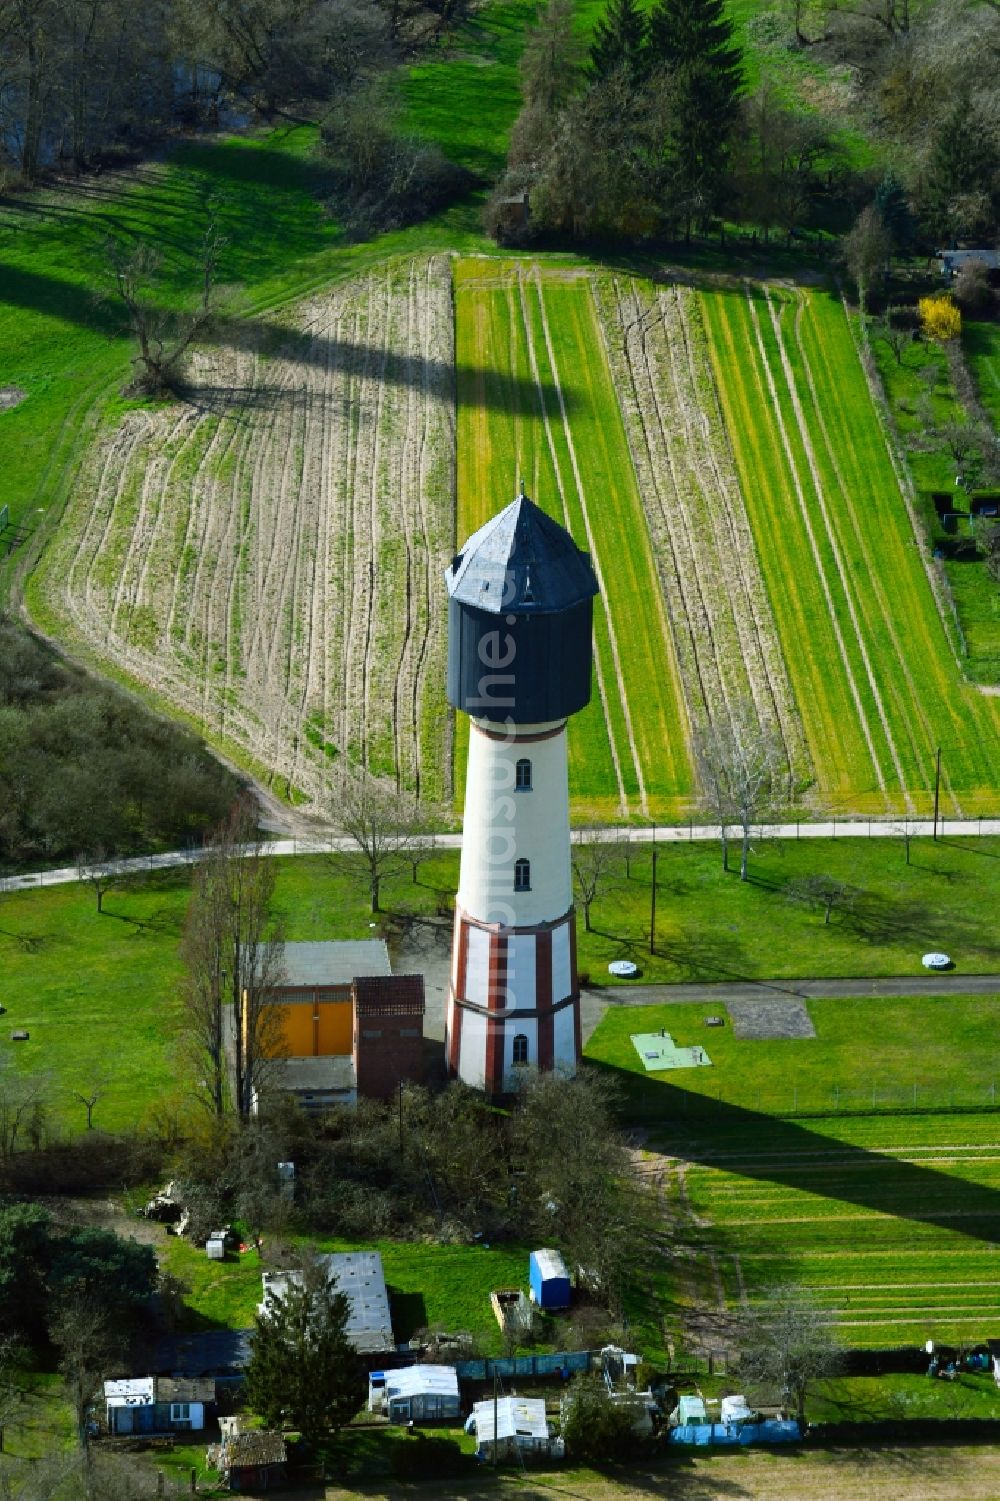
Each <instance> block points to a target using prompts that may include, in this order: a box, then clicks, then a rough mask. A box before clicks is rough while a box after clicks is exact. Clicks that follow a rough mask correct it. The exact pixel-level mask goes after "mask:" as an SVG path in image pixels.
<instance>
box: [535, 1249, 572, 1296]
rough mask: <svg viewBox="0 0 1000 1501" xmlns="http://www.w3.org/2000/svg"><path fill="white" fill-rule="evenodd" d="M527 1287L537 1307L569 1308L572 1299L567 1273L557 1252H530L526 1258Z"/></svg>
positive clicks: (564, 1264)
mask: <svg viewBox="0 0 1000 1501" xmlns="http://www.w3.org/2000/svg"><path fill="white" fill-rule="evenodd" d="M528 1285H529V1287H530V1288H531V1299H532V1302H533V1303H535V1304H536V1305H537V1307H539V1308H568V1307H569V1305H570V1299H571V1297H572V1290H571V1288H570V1285H569V1272H568V1271H567V1270H566V1263H565V1261H563V1259H562V1257H561V1256H560V1254H559V1252H558V1251H548V1250H543V1251H532V1253H531V1255H530V1256H529V1257H528Z"/></svg>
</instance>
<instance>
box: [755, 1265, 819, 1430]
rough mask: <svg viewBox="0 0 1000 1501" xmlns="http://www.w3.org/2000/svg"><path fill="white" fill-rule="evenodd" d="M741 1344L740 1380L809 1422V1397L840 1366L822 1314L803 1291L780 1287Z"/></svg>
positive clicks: (762, 1306) (766, 1299)
mask: <svg viewBox="0 0 1000 1501" xmlns="http://www.w3.org/2000/svg"><path fill="white" fill-rule="evenodd" d="M739 1343H740V1376H741V1378H742V1379H743V1380H744V1381H745V1382H746V1384H747V1386H748V1387H749V1388H750V1389H751V1391H753V1392H754V1395H755V1396H756V1397H757V1400H761V1399H766V1398H770V1399H771V1400H774V1399H775V1398H777V1399H778V1400H779V1401H783V1402H787V1403H789V1405H790V1406H792V1407H793V1408H794V1410H795V1415H796V1417H797V1418H798V1421H799V1423H800V1424H804V1423H805V1419H806V1402H807V1399H808V1396H809V1393H810V1392H811V1391H812V1389H813V1387H814V1386H815V1384H816V1382H818V1381H822V1380H825V1379H826V1378H827V1377H829V1376H833V1375H834V1374H835V1373H836V1371H837V1369H838V1366H839V1364H840V1352H839V1350H838V1349H837V1346H836V1345H835V1344H834V1342H833V1339H832V1337H831V1334H830V1327H829V1324H828V1323H827V1322H826V1321H825V1320H824V1318H823V1314H822V1311H821V1310H820V1309H819V1308H818V1307H817V1305H816V1304H815V1303H814V1302H813V1301H812V1300H811V1299H810V1298H809V1297H808V1295H807V1294H806V1293H805V1292H804V1291H803V1290H802V1289H800V1288H797V1287H778V1288H774V1289H772V1290H771V1291H770V1292H769V1293H767V1294H766V1295H765V1296H764V1298H763V1299H762V1301H761V1303H760V1304H759V1306H758V1307H757V1308H755V1309H754V1310H753V1311H752V1312H751V1313H749V1314H748V1315H747V1316H746V1318H745V1319H744V1320H743V1323H742V1328H741V1330H740V1334H739Z"/></svg>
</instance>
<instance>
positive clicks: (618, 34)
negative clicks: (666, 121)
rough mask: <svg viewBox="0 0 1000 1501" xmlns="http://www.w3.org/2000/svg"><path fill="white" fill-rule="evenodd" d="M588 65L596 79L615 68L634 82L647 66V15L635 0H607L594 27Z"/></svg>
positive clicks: (606, 74)
mask: <svg viewBox="0 0 1000 1501" xmlns="http://www.w3.org/2000/svg"><path fill="white" fill-rule="evenodd" d="M590 68H591V73H592V75H593V77H594V78H595V79H604V78H608V77H610V75H611V74H612V73H614V72H615V71H616V70H617V69H618V68H621V69H623V70H624V71H625V72H626V73H627V74H628V75H629V77H630V78H631V79H632V80H633V81H635V82H637V81H638V80H639V79H640V78H641V77H642V76H643V73H644V72H645V68H646V17H645V16H644V15H643V13H642V11H641V10H640V9H639V4H638V0H608V6H607V9H606V10H605V12H604V15H603V16H602V17H601V19H600V20H599V21H598V22H597V25H596V26H595V27H594V40H593V42H592V44H591V48H590Z"/></svg>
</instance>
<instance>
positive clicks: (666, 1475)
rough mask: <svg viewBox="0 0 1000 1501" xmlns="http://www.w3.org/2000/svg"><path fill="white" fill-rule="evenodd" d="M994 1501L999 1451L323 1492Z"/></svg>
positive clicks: (614, 1500)
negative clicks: (620, 1475)
mask: <svg viewBox="0 0 1000 1501" xmlns="http://www.w3.org/2000/svg"><path fill="white" fill-rule="evenodd" d="M359 1495H364V1496H366V1497H368V1498H369V1501H403V1498H404V1497H405V1498H407V1501H414V1498H419V1497H422V1496H426V1497H427V1498H428V1501H429V1498H430V1497H431V1496H433V1498H434V1501H489V1498H496V1501H648V1498H658V1497H663V1498H664V1501H956V1498H959V1497H960V1498H961V1501H996V1498H997V1497H998V1496H1000V1448H993V1447H989V1448H985V1447H983V1448H980V1447H975V1446H968V1447H958V1448H954V1447H946V1446H943V1445H941V1446H937V1445H935V1446H930V1445H926V1446H921V1447H919V1448H910V1449H904V1448H901V1447H891V1448H880V1449H831V1450H821V1451H819V1452H816V1453H812V1452H805V1453H799V1454H767V1453H763V1452H761V1451H756V1452H748V1453H742V1454H724V1455H716V1456H713V1457H711V1458H701V1457H697V1458H696V1457H694V1456H692V1457H690V1458H684V1459H677V1460H674V1461H672V1462H671V1463H669V1464H667V1463H664V1464H663V1465H662V1466H659V1465H658V1466H657V1467H656V1468H655V1469H653V1468H650V1469H639V1468H636V1469H635V1470H634V1471H633V1473H632V1475H631V1476H628V1477H626V1476H624V1475H623V1476H622V1477H620V1478H619V1477H618V1476H617V1475H616V1476H615V1477H614V1478H612V1477H610V1476H600V1475H596V1474H594V1473H593V1472H591V1471H566V1472H565V1473H564V1474H560V1473H558V1472H554V1473H552V1474H549V1475H544V1476H542V1475H537V1476H536V1475H533V1474H531V1473H530V1472H529V1473H528V1474H527V1475H526V1476H525V1477H524V1479H523V1480H521V1479H506V1478H505V1479H501V1480H499V1481H493V1480H492V1479H490V1478H489V1477H487V1476H484V1477H483V1479H482V1480H481V1481H479V1482H478V1483H469V1484H467V1485H461V1486H455V1485H448V1484H435V1485H434V1486H433V1487H431V1486H425V1487H420V1486H416V1487H409V1486H408V1487H405V1488H404V1487H390V1488H388V1489H382V1488H380V1487H377V1486H376V1487H366V1488H365V1489H364V1490H363V1491H354V1490H345V1489H342V1488H339V1487H332V1488H328V1489H327V1491H326V1498H325V1501H348V1498H349V1497H355V1496H359Z"/></svg>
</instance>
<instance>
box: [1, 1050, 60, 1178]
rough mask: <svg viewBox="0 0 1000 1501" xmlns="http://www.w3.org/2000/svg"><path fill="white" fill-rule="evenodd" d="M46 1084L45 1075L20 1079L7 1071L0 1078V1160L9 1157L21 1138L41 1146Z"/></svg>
mask: <svg viewBox="0 0 1000 1501" xmlns="http://www.w3.org/2000/svg"><path fill="white" fill-rule="evenodd" d="M50 1082H51V1081H50V1079H49V1076H48V1074H30V1075H20V1074H15V1073H14V1072H13V1071H12V1070H11V1069H10V1068H9V1067H8V1068H6V1069H4V1071H3V1073H2V1074H0V1157H12V1156H13V1155H14V1153H15V1152H16V1151H17V1144H18V1141H19V1140H20V1139H21V1138H22V1137H27V1138H28V1141H29V1144H31V1145H40V1144H41V1138H42V1136H43V1134H44V1130H45V1117H46V1106H45V1095H46V1092H47V1090H48V1087H49V1084H50Z"/></svg>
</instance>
